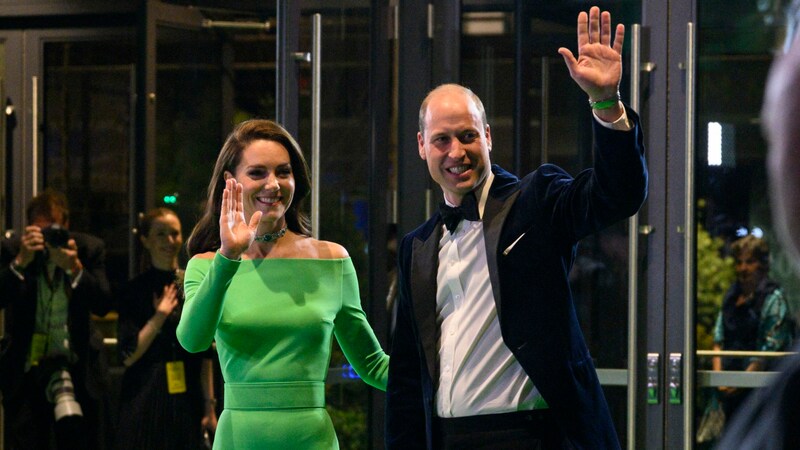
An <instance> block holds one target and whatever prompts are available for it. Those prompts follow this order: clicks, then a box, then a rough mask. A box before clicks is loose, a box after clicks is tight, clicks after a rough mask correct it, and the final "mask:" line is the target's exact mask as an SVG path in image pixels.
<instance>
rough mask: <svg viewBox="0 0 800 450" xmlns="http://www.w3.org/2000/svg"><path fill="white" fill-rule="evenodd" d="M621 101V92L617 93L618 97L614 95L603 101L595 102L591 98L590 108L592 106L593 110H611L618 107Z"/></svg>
mask: <svg viewBox="0 0 800 450" xmlns="http://www.w3.org/2000/svg"><path fill="white" fill-rule="evenodd" d="M619 100H620V95H619V91H617V94H616V95H613V96H611V97H608V98H604V99H602V100H598V101H593V100H592V99H591V98H590V99H589V106H591V107H592V109H608V108H611V107H613V106H614V105H616V104H617V102H619Z"/></svg>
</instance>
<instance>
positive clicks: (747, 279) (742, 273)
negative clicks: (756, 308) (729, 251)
mask: <svg viewBox="0 0 800 450" xmlns="http://www.w3.org/2000/svg"><path fill="white" fill-rule="evenodd" d="M735 268H736V276H737V278H738V280H739V283H742V284H748V285H756V284H758V283H759V282H760V281H761V279H762V278H763V277H764V275H766V273H765V271H764V267H763V266H762V265H761V262H760V261H759V260H758V258H756V257H755V256H753V252H751V251H749V250H742V251H741V252H740V253H739V255H738V256H737V257H736V259H735Z"/></svg>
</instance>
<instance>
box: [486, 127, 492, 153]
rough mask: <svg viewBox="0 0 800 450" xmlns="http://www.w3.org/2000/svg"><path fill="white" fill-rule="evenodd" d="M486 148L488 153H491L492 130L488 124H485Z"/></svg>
mask: <svg viewBox="0 0 800 450" xmlns="http://www.w3.org/2000/svg"><path fill="white" fill-rule="evenodd" d="M486 146H487V147H489V151H492V130H491V128H490V127H489V124H488V123H487V124H486Z"/></svg>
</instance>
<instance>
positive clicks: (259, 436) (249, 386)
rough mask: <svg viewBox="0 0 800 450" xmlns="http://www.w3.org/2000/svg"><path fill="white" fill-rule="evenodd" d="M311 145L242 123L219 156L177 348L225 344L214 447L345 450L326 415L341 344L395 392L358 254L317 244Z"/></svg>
mask: <svg viewBox="0 0 800 450" xmlns="http://www.w3.org/2000/svg"><path fill="white" fill-rule="evenodd" d="M310 184H311V183H310V181H309V176H308V166H307V165H306V162H305V160H304V158H303V155H302V152H301V151H300V147H299V146H298V145H297V143H296V142H295V140H294V139H293V138H292V137H291V136H290V135H289V133H288V132H287V131H286V130H285V129H283V128H282V127H281V126H280V125H278V124H276V123H274V122H271V121H268V120H249V121H246V122H243V123H241V124H239V125H238V126H237V127H236V128H235V129H234V130H233V132H232V133H231V134H230V136H228V139H227V140H226V142H225V144H224V146H223V147H222V150H221V151H220V155H219V157H218V158H217V162H216V166H215V167H214V173H213V176H212V179H211V183H210V185H209V189H208V191H209V199H208V203H207V205H206V209H205V212H204V215H203V217H202V218H201V219H200V221H199V222H198V224H197V225H196V226H195V228H194V230H193V231H192V235H191V236H190V237H189V241H188V243H187V248H188V250H189V254H190V255H191V256H192V259H191V260H190V261H189V263H188V265H187V268H186V275H185V281H184V291H185V297H186V302H185V305H184V310H183V315H182V316H181V320H180V323H179V324H178V330H177V335H178V340H179V342H180V343H181V345H182V346H183V347H184V348H186V350H188V351H190V352H201V351H204V350H206V349H207V348H208V347H209V346H210V345H211V343H212V341H216V349H217V353H218V354H219V360H220V365H221V367H222V374H223V378H224V381H225V392H224V410H223V411H222V414H221V415H220V417H219V423H218V425H217V433H216V436H215V439H214V448H215V449H226V450H227V449H265V448H297V449H311V448H313V449H336V448H338V443H337V439H336V433H335V432H334V429H333V425H332V423H331V420H330V417H329V416H328V414H327V412H326V410H325V376H326V374H327V371H328V363H329V360H330V354H331V343H332V340H331V339H332V336H333V335H335V336H336V339H337V341H338V342H339V345H340V346H341V348H342V350H343V352H344V354H345V356H346V357H347V359H348V361H349V362H350V364H351V365H352V366H353V368H354V369H355V371H356V373H357V374H358V375H359V376H360V377H361V378H362V379H363V380H364V381H365V382H366V383H368V384H369V385H371V386H373V387H376V388H378V389H381V390H385V389H386V378H387V370H388V366H389V357H388V356H387V355H386V354H385V353H384V351H383V350H382V349H381V347H380V344H379V343H378V341H377V339H376V338H375V335H374V333H373V331H372V329H371V328H370V325H369V323H368V322H367V319H366V316H365V314H364V311H363V310H362V309H361V301H360V298H359V295H358V282H357V278H356V274H355V270H354V268H353V263H352V261H351V260H350V258H349V256H348V254H347V251H346V250H345V249H344V248H343V247H342V246H341V245H338V244H335V243H332V242H325V241H319V240H316V239H313V238H312V237H311V233H310V230H309V225H308V217H307V216H306V215H305V214H304V213H303V212H302V209H301V201H302V200H303V199H304V198H305V197H306V196H307V195H308V193H309V191H310Z"/></svg>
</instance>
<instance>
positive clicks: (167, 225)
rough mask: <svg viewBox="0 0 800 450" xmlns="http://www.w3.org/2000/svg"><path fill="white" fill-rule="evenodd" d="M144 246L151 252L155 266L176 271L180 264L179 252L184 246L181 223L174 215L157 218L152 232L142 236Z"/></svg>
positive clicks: (151, 229) (152, 226)
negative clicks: (177, 265)
mask: <svg viewBox="0 0 800 450" xmlns="http://www.w3.org/2000/svg"><path fill="white" fill-rule="evenodd" d="M140 239H141V241H142V245H143V246H144V248H146V249H147V251H148V252H150V258H151V262H152V264H153V266H155V267H156V268H159V269H163V270H170V269H174V268H175V265H176V264H177V263H178V252H179V251H180V249H181V244H183V235H182V234H181V222H180V220H178V218H177V217H176V216H175V215H174V214H166V215H163V216H160V217H157V218H155V219H154V220H153V223H152V224H151V225H150V232H149V233H148V234H147V236H142V237H141V238H140Z"/></svg>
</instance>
